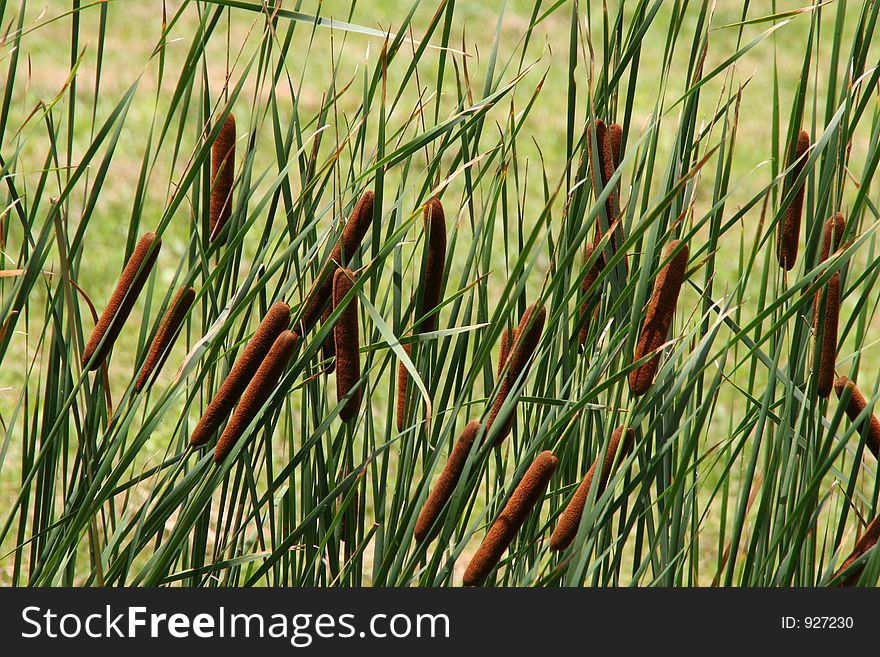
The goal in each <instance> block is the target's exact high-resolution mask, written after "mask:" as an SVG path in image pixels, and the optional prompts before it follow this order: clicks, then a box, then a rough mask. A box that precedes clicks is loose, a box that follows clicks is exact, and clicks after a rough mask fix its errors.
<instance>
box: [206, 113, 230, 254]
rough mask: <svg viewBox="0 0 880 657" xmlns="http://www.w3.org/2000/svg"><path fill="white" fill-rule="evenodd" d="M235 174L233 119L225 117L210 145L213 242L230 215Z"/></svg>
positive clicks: (211, 238)
mask: <svg viewBox="0 0 880 657" xmlns="http://www.w3.org/2000/svg"><path fill="white" fill-rule="evenodd" d="M234 174H235V117H234V116H232V114H227V115H226V121H224V123H223V126H222V127H221V128H220V132H219V133H218V134H217V138H216V139H215V140H214V143H213V144H211V223H210V228H211V235H210V241H212V242H213V241H214V240H215V239H216V238H217V235H219V234H220V231H221V230H223V226H225V225H226V222H227V221H229V217H230V215H231V214H232V179H233V177H234Z"/></svg>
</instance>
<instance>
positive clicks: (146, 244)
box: [82, 233, 162, 370]
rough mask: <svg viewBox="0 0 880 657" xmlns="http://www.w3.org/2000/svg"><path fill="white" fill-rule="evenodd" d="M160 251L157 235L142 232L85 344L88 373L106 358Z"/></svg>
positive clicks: (85, 363)
mask: <svg viewBox="0 0 880 657" xmlns="http://www.w3.org/2000/svg"><path fill="white" fill-rule="evenodd" d="M161 248H162V240H160V239H159V238H157V237H156V233H144V235H143V236H142V237H141V238H140V240H138V243H137V245H136V246H135V247H134V252H133V253H132V254H131V257H130V258H129V259H128V262H127V263H125V268H124V269H123V270H122V274H121V275H120V277H119V282H118V283H117V284H116V289H115V290H113V294H112V295H111V296H110V300H109V301H108V302H107V306H106V307H105V308H104V312H103V313H101V317H100V318H99V319H98V323H97V324H95V329H94V330H93V331H92V335H91V337H90V338H89V341H88V343H87V344H86V348H85V351H83V355H82V365H83V367H85V366H86V365H87V364H88V362H89V360H91V359H92V356H94V357H95V358H94V360H92V364H91V366H90V367H89V369H90V370H96V369H98V368H99V367H100V366H101V363H103V362H104V360H105V359H106V358H107V354H108V353H110V349H112V348H113V343H114V342H116V338H117V337H118V336H119V332H120V331H121V330H122V327H123V325H124V324H125V320H127V319H128V316H129V315H130V314H131V309H132V308H133V307H134V302H135V301H136V300H137V298H138V295H139V294H140V293H141V290H142V289H143V287H144V283H146V282H147V277H148V276H149V275H150V271H151V270H152V269H153V265H154V264H155V262H156V258H157V256H158V255H159V249H161Z"/></svg>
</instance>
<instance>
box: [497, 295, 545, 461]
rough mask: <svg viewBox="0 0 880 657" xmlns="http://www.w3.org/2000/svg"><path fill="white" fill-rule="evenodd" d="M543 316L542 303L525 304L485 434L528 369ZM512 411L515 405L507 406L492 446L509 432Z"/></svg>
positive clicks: (541, 328) (501, 440) (536, 344)
mask: <svg viewBox="0 0 880 657" xmlns="http://www.w3.org/2000/svg"><path fill="white" fill-rule="evenodd" d="M546 315H547V311H546V309H545V308H544V306H538V305H537V304H534V305H531V306H529V307H528V308H526V311H525V312H524V313H523V315H522V318H521V319H520V322H519V326H518V327H517V329H516V332H515V333H514V336H513V344H512V345H511V347H510V356H509V357H508V360H509V363H508V367H507V374H506V375H505V376H504V378H503V379H502V381H501V386H500V388H499V390H498V396H497V397H496V398H495V403H494V404H493V405H492V410H491V411H490V412H489V419H488V420H487V422H486V435H488V434H489V430H490V429H491V428H492V425H494V424H495V421H496V420H497V419H498V415H499V413H500V412H501V408H502V407H503V406H504V402H505V401H506V400H507V397H508V396H509V395H510V393H511V391H512V390H513V387H514V385H515V384H516V382H517V380H518V379H519V378H520V375H521V374H524V373H525V372H527V371H528V367H529V361H530V359H531V357H532V354H533V353H534V352H535V349H537V348H538V342H539V341H540V340H541V332H542V331H543V330H544V320H545V318H546ZM514 411H515V408H511V409H510V413H509V414H508V416H507V418H505V420H504V424H503V426H502V428H501V430H500V431H499V432H498V434H497V435H496V437H495V446H496V447H497V446H498V445H500V444H501V443H502V442H504V439H505V438H507V436H508V434H509V433H510V428H511V426H512V425H513V416H514Z"/></svg>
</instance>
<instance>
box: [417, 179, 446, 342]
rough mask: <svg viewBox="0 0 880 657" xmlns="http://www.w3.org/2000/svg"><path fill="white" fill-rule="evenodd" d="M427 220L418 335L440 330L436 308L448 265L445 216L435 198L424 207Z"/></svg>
mask: <svg viewBox="0 0 880 657" xmlns="http://www.w3.org/2000/svg"><path fill="white" fill-rule="evenodd" d="M424 218H425V230H426V231H427V232H428V237H427V242H426V247H425V248H426V249H427V252H426V253H425V277H424V283H423V285H422V295H421V300H420V303H419V305H418V307H417V309H416V317H417V318H422V319H421V321H419V322H418V323H417V324H416V327H415V331H416V333H425V332H429V331H433V330H435V329H436V328H437V313H436V312H435V309H436V308H437V306H438V305H439V303H440V295H441V293H442V288H443V268H444V267H445V266H446V215H445V214H444V212H443V206H442V205H441V204H440V199H439V198H437V197H436V196H435V197H433V198H431V199H430V200H429V201H428V203H427V204H426V205H425V212H424ZM428 313H430V315H428ZM426 315H428V316H426Z"/></svg>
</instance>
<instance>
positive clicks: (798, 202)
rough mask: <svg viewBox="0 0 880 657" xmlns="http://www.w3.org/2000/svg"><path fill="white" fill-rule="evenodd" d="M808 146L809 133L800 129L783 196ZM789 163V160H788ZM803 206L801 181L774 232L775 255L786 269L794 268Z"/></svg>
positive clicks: (789, 188) (798, 170)
mask: <svg viewBox="0 0 880 657" xmlns="http://www.w3.org/2000/svg"><path fill="white" fill-rule="evenodd" d="M809 148H810V133H808V132H807V131H806V130H801V131H800V133H798V138H797V144H796V145H795V150H794V158H795V162H794V166H792V169H791V173H790V174H789V176H788V178H787V180H786V183H785V187H784V188H783V189H784V193H783V198H784V197H786V196H788V195H789V193H790V192H791V186H792V185H793V184H794V183H795V181H796V180H797V178H798V176H800V174H801V171H803V169H804V164H805V163H806V161H805V159H804V154H805V153H806V152H807V150H808V149H809ZM789 164H791V162H789ZM803 208H804V185H803V183H801V184H800V185H798V187H797V188H796V189H795V192H794V196H793V197H792V199H791V203H790V204H789V206H788V207H787V208H786V209H785V217H784V218H783V220H782V223H781V224H779V227H778V228H777V232H776V257H777V258H778V259H779V265H780V266H781V267H782V268H783V269H785V270H786V271H791V270H792V269H793V268H794V264H795V261H796V260H797V253H798V238H799V237H800V234H801V214H802V213H803Z"/></svg>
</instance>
